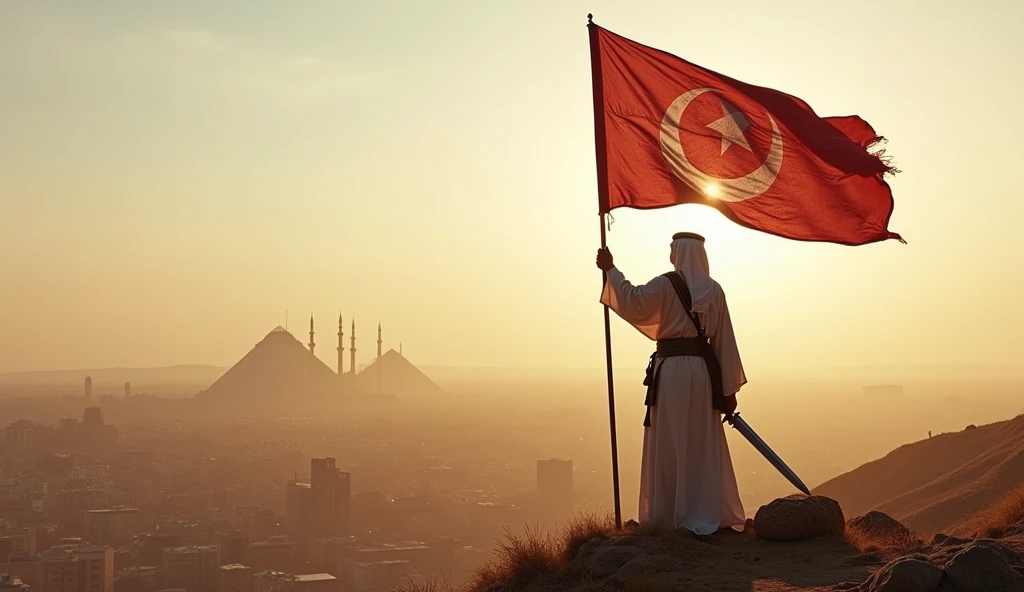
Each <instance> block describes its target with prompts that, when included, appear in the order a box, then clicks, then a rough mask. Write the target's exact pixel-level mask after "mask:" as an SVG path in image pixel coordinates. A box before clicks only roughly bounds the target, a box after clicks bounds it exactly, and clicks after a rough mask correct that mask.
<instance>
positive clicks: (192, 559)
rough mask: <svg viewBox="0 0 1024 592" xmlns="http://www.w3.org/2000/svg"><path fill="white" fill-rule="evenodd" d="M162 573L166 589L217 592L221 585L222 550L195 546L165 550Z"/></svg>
mask: <svg viewBox="0 0 1024 592" xmlns="http://www.w3.org/2000/svg"><path fill="white" fill-rule="evenodd" d="M161 568H162V569H161V571H162V572H163V576H164V587H165V588H183V589H185V590H187V591H188V592H216V590H217V587H218V586H219V584H220V549H219V548H218V547H217V546H216V545H201V546H197V545H193V546H187V547H169V548H166V549H164V552H163V562H162V565H161Z"/></svg>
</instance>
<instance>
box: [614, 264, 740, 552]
mask: <svg viewBox="0 0 1024 592" xmlns="http://www.w3.org/2000/svg"><path fill="white" fill-rule="evenodd" d="M712 281H713V280H712ZM601 302H602V303H603V304H607V305H608V306H609V307H610V308H611V309H612V310H613V311H615V312H616V313H617V314H618V315H619V316H620V317H622V319H623V320H625V321H626V322H628V323H630V324H631V325H633V326H634V327H636V328H637V329H638V330H640V331H641V332H642V333H644V334H645V335H647V336H648V337H650V338H651V339H655V340H656V339H664V338H672V337H696V336H697V330H696V329H695V328H694V326H693V322H692V321H691V320H690V319H689V318H688V317H687V314H686V312H685V309H684V308H683V305H682V304H681V303H680V302H679V297H678V296H677V294H676V292H675V290H674V289H673V287H672V283H671V281H670V280H669V279H668V278H665V277H660V276H659V277H656V278H654V279H653V280H651V281H650V282H648V283H647V284H646V285H643V286H633V285H632V284H631V283H630V282H629V281H628V280H627V279H626V278H625V276H624V275H623V274H622V272H620V271H619V270H618V269H615V268H613V269H611V270H610V271H609V272H608V283H607V284H606V285H605V288H604V292H603V293H602V295H601ZM705 308H706V309H707V312H703V313H700V321H701V323H702V324H703V325H704V330H705V332H706V334H707V336H708V337H709V338H710V339H711V345H712V347H713V348H714V350H715V355H716V356H717V358H718V362H719V364H720V365H721V367H722V382H723V387H724V388H723V394H725V395H726V396H728V395H732V394H735V393H736V392H738V391H739V389H740V387H741V386H743V385H744V384H745V383H746V376H745V375H744V373H743V365H742V363H741V362H740V356H739V351H738V349H737V347H736V337H735V335H734V334H733V329H732V321H731V320H730V318H729V308H728V306H727V305H726V302H725V294H724V293H723V292H722V288H721V286H719V285H718V284H717V282H716V283H714V285H713V289H712V290H711V295H710V297H709V298H708V306H707V307H705ZM658 363H659V365H660V367H661V372H660V375H659V380H658V391H657V393H656V397H655V404H654V405H653V406H652V407H651V425H650V427H647V428H645V429H644V453H643V463H642V466H641V470H640V522H641V523H648V522H661V523H665V524H671V525H672V526H673V527H675V528H686V529H688V530H690V531H691V532H694V533H696V534H712V533H714V532H716V531H717V530H718V529H719V528H734V529H736V530H742V529H743V526H744V524H745V522H746V514H745V513H744V511H743V504H742V503H741V502H740V494H739V489H738V487H737V486H736V474H735V472H734V471H733V468H732V458H731V457H730V456H729V446H728V444H727V443H726V441H725V429H724V428H723V426H722V422H721V414H719V413H718V412H717V411H715V410H714V409H713V408H712V407H711V380H710V378H709V376H708V371H707V366H706V365H705V364H704V360H703V359H702V358H699V357H694V356H675V357H668V358H664V359H661V360H660V361H659V362H658Z"/></svg>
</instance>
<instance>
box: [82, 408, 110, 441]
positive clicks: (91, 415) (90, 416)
mask: <svg viewBox="0 0 1024 592" xmlns="http://www.w3.org/2000/svg"><path fill="white" fill-rule="evenodd" d="M81 433H82V436H83V437H84V438H85V439H86V440H87V441H89V442H93V443H101V444H114V443H116V442H117V428H116V427H114V426H112V425H105V424H104V423H103V410H102V409H100V408H99V407H86V408H85V411H84V412H83V413H82V429H81Z"/></svg>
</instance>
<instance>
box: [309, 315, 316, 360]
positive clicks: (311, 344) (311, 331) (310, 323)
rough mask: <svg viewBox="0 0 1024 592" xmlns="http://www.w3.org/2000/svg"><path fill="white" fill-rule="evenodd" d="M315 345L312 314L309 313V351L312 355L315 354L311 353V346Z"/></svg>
mask: <svg viewBox="0 0 1024 592" xmlns="http://www.w3.org/2000/svg"><path fill="white" fill-rule="evenodd" d="M315 347H316V343H315V342H314V341H313V315H309V353H311V354H313V355H314V356H315V355H316V354H315V353H313V348H315Z"/></svg>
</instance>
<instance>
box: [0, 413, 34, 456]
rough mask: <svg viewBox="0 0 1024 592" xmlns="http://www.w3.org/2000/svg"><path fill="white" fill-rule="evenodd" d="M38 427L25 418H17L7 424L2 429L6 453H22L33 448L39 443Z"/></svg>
mask: <svg viewBox="0 0 1024 592" xmlns="http://www.w3.org/2000/svg"><path fill="white" fill-rule="evenodd" d="M40 427H41V426H39V425H37V424H34V423H32V422H31V421H29V420H27V419H19V420H18V421H15V422H13V423H11V424H10V425H8V426H7V429H6V430H4V436H5V443H6V448H7V454H13V455H18V454H23V453H25V452H27V451H29V450H31V449H33V448H35V447H36V446H37V445H38V444H39V442H38V440H39V439H40V438H39V431H40V429H39V428H40Z"/></svg>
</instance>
